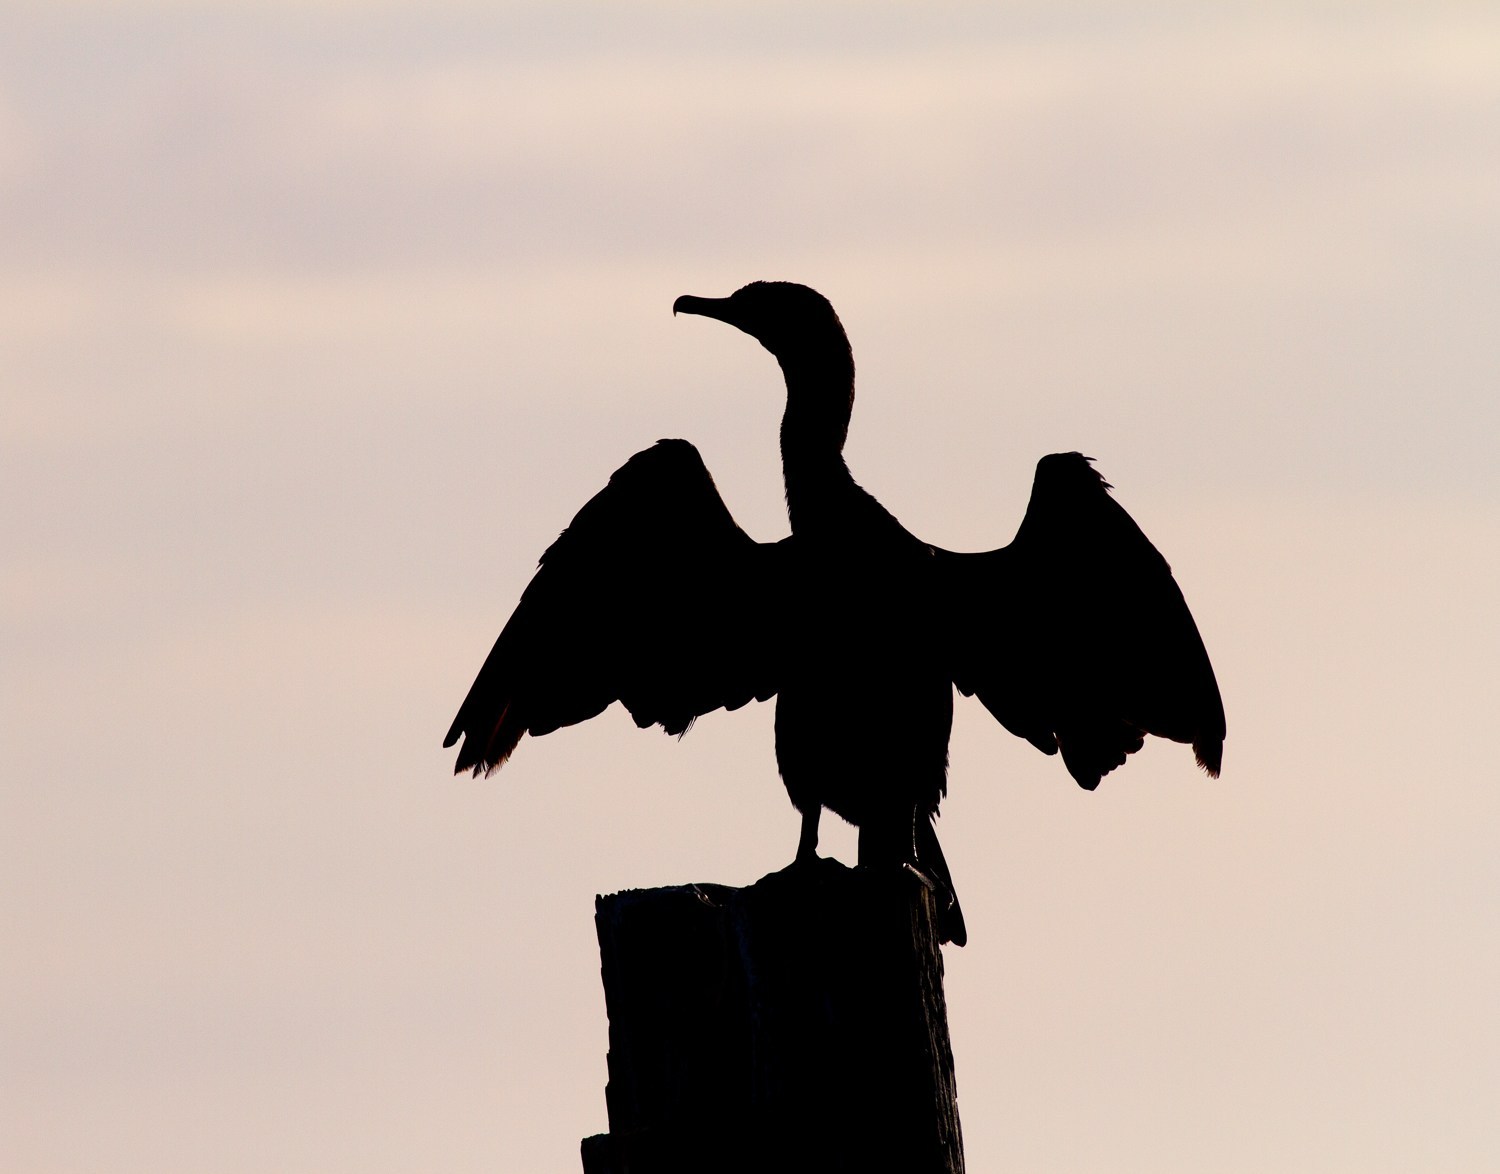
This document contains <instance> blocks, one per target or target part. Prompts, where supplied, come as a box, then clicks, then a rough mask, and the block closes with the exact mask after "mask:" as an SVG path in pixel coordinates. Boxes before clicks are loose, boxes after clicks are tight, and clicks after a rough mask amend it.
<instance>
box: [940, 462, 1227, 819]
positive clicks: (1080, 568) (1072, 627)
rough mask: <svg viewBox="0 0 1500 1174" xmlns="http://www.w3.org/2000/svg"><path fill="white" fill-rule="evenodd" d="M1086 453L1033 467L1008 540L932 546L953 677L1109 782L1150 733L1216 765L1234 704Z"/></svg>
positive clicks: (1008, 724)
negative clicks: (979, 546) (996, 545)
mask: <svg viewBox="0 0 1500 1174" xmlns="http://www.w3.org/2000/svg"><path fill="white" fill-rule="evenodd" d="M1109 489H1110V486H1109V484H1108V482H1106V481H1105V480H1104V478H1103V477H1101V476H1100V475H1099V474H1098V473H1097V472H1096V471H1095V470H1094V469H1093V467H1092V463H1091V462H1090V460H1089V458H1087V457H1084V456H1082V455H1080V454H1079V453H1056V454H1053V455H1052V456H1047V457H1043V458H1042V460H1041V461H1040V462H1039V463H1038V464H1037V470H1036V480H1035V482H1034V483H1033V485H1032V490H1031V501H1030V502H1029V503H1028V505H1027V507H1026V517H1025V518H1024V520H1023V521H1022V522H1021V527H1020V529H1019V530H1018V531H1017V532H1016V537H1015V539H1014V540H1013V541H1012V542H1011V544H1010V545H1009V546H1006V547H1002V548H1001V549H999V550H992V551H989V552H987V553H983V554H953V553H951V552H948V551H936V552H935V554H936V556H937V559H938V566H939V574H940V576H941V578H942V581H943V584H944V588H945V591H946V593H947V596H948V598H950V599H951V600H953V602H954V605H955V606H954V608H953V612H952V615H953V620H952V623H951V625H950V629H949V633H948V636H947V639H948V641H949V655H950V656H951V658H952V664H953V681H954V684H956V685H957V686H958V688H959V689H960V691H962V692H963V693H964V694H966V695H974V696H978V698H979V700H980V701H982V702H983V703H984V705H985V708H987V709H988V710H989V711H990V712H991V713H992V714H994V715H995V717H996V718H998V719H999V721H1000V722H1001V724H1002V725H1004V726H1005V728H1006V729H1008V730H1009V731H1010V732H1011V733H1013V734H1016V735H1018V736H1019V737H1022V738H1025V739H1026V740H1027V741H1029V742H1030V743H1031V744H1032V745H1033V746H1035V747H1036V748H1037V749H1038V750H1041V751H1043V752H1044V753H1046V754H1053V753H1057V752H1058V751H1061V753H1062V758H1063V762H1064V764H1065V765H1066V766H1067V768H1068V771H1069V773H1070V774H1072V776H1073V777H1074V779H1076V780H1077V781H1078V783H1079V784H1080V785H1081V786H1083V787H1086V788H1088V789H1090V790H1092V789H1093V788H1094V787H1096V786H1098V785H1099V780H1100V778H1102V777H1103V776H1104V775H1106V774H1108V773H1109V772H1110V771H1111V770H1113V769H1114V768H1115V767H1117V766H1120V765H1122V764H1123V763H1124V762H1125V758H1126V756H1127V755H1129V754H1132V753H1134V752H1135V751H1137V750H1139V749H1140V748H1141V745H1142V742H1143V740H1144V738H1145V735H1147V734H1155V735H1157V736H1159V737H1163V738H1170V739H1172V740H1173V741H1175V742H1186V743H1190V744H1191V745H1192V747H1193V750H1194V752H1195V753H1196V755H1197V759H1198V765H1199V766H1201V767H1202V768H1203V769H1204V770H1205V771H1207V772H1208V773H1209V774H1210V775H1213V776H1217V775H1218V773H1219V765H1220V760H1221V758H1222V755H1223V746H1224V706H1223V703H1222V701H1221V700H1220V698H1219V687H1218V684H1217V682H1216V681H1215V680H1214V671H1213V666H1212V665H1210V664H1209V660H1208V653H1207V652H1206V651H1205V650H1204V647H1203V640H1202V639H1201V637H1200V636H1199V635H1198V628H1197V625H1196V624H1195V623H1194V622H1193V617H1192V614H1191V613H1190V612H1189V611H1188V607H1187V603H1186V602H1185V601H1184V600H1183V598H1182V592H1181V590H1179V589H1178V586H1177V582H1176V580H1174V579H1173V578H1172V570H1171V568H1170V567H1169V566H1168V565H1167V562H1166V560H1165V559H1163V558H1162V556H1161V555H1160V554H1158V553H1157V551H1156V548H1155V547H1154V546H1152V545H1151V543H1150V541H1149V540H1148V539H1147V538H1146V536H1145V535H1144V534H1143V533H1141V530H1140V527H1138V526H1137V525H1136V524H1135V522H1134V521H1133V520H1132V519H1131V517H1130V515H1129V514H1127V513H1126V512H1125V510H1124V509H1123V508H1122V507H1121V506H1120V504H1119V503H1118V502H1117V501H1115V500H1114V498H1113V497H1111V496H1110V493H1109Z"/></svg>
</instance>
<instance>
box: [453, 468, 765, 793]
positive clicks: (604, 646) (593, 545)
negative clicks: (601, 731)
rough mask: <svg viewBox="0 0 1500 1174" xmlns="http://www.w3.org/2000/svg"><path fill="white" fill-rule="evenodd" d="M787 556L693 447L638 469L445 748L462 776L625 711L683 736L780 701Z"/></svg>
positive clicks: (550, 575)
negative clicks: (745, 525) (780, 614)
mask: <svg viewBox="0 0 1500 1174" xmlns="http://www.w3.org/2000/svg"><path fill="white" fill-rule="evenodd" d="M785 549H786V545H785V543H784V542H783V543H775V544H766V543H758V542H756V541H754V540H753V539H752V538H750V537H749V536H748V535H747V534H746V533H745V532H744V531H743V530H741V529H740V528H739V526H737V525H736V524H735V521H734V519H733V518H732V517H731V516H730V514H729V510H728V509H727V508H726V507H725V505H724V502H723V499H722V498H720V497H719V493H718V490H717V489H716V488H715V487H714V483H713V478H712V477H710V476H709V473H708V470H707V468H705V467H704V464H703V459H702V457H700V456H699V455H698V450H697V449H695V448H694V447H693V446H692V445H691V444H689V443H688V442H687V441H685V440H662V441H659V442H658V443H657V444H655V445H653V446H652V447H651V448H648V449H646V450H645V451H644V452H639V453H637V454H636V455H635V456H633V457H631V458H630V460H629V461H627V462H626V463H625V464H624V465H623V466H622V467H621V468H620V469H619V470H618V471H617V472H616V473H615V474H614V476H613V477H611V478H610V480H609V484H608V485H607V486H605V488H604V489H603V490H601V491H600V492H599V493H598V494H597V495H596V496H595V497H594V498H593V499H592V500H591V501H590V502H589V503H588V504H587V505H585V506H584V507H583V509H581V510H579V512H578V516H577V517H575V518H574V519H573V521H572V523H571V524H570V525H569V526H568V528H567V529H566V530H564V531H563V533H562V534H561V536H560V537H559V538H558V539H557V541H556V542H554V543H553V544H552V545H551V546H550V547H549V548H548V549H547V552H546V553H545V554H544V555H542V559H541V564H540V567H539V568H538V570H537V573H536V575H535V577H534V578H533V579H532V580H531V583H530V585H529V586H528V587H527V588H526V591H525V592H524V593H523V594H522V596H521V602H520V604H519V605H518V606H517V607H516V610H515V614H514V615H512V616H511V618H510V621H509V622H508V623H507V624H506V625H505V628H504V630H503V631H502V632H501V633H500V636H499V639H497V640H496V641H495V646H494V648H493V649H492V650H491V651H490V654H489V657H488V658H487V659H486V660H485V662H484V666H483V667H482V668H481V669H480V670H479V675H478V676H477V677H476V678H475V680H474V684H473V685H472V686H471V687H470V689H469V695H468V696H467V697H466V698H464V703H463V705H462V706H460V708H459V711H458V716H457V717H456V718H454V719H453V727H452V728H451V729H450V730H449V731H448V736H447V738H446V739H445V740H444V742H443V745H444V746H452V745H453V744H454V743H455V742H457V741H458V739H459V738H460V737H462V738H463V740H464V743H463V746H462V747H461V748H460V749H459V752H458V761H457V763H456V764H455V766H454V773H455V774H456V773H459V772H462V771H465V770H472V771H473V772H474V774H475V775H476V776H477V775H479V774H480V773H481V772H482V773H485V774H488V773H489V772H490V771H492V770H494V769H495V768H496V767H498V766H500V765H501V764H502V763H503V762H504V761H505V760H506V758H508V757H509V756H510V753H511V751H512V750H514V749H515V747H516V743H517V742H518V741H520V738H521V735H522V734H533V735H540V734H546V733H550V732H551V731H553V730H555V729H557V728H559V727H560V726H569V725H573V724H574V723H576V722H581V721H584V720H586V719H588V718H591V717H593V716H595V715H596V714H598V713H600V712H601V711H602V710H603V709H604V708H605V707H606V706H608V705H609V704H610V703H611V702H613V701H621V702H623V703H624V705H625V708H626V709H627V710H629V711H630V715H631V717H633V718H634V719H635V722H636V724H637V725H638V726H641V727H645V726H649V725H652V724H656V725H660V726H661V727H662V728H664V729H665V730H666V731H667V732H668V733H670V734H680V733H682V732H683V731H685V730H686V729H687V728H688V726H690V725H691V724H692V723H693V720H694V719H695V718H697V717H698V716H699V715H700V714H705V713H708V712H710V711H711V710H715V709H720V708H723V709H737V708H739V707H740V706H742V705H744V704H745V703H746V702H748V701H750V700H751V699H752V698H754V699H756V700H759V701H764V700H766V699H767V698H769V697H771V696H772V695H773V694H774V693H775V692H776V689H777V682H776V675H775V667H776V664H777V655H776V638H777V633H778V632H779V631H780V629H781V625H779V624H778V623H777V622H776V616H775V608H776V602H775V601H776V599H777V598H778V596H779V594H780V593H779V590H778V587H777V584H778V582H779V579H780V569H779V568H780V566H781V563H782V561H783V560H784V557H785Z"/></svg>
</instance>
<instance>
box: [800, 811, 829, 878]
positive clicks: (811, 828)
mask: <svg viewBox="0 0 1500 1174" xmlns="http://www.w3.org/2000/svg"><path fill="white" fill-rule="evenodd" d="M822 815H823V805H822V804H821V803H810V804H808V806H807V807H806V808H805V809H804V810H803V812H802V834H801V836H799V837H798V839H797V863H798V864H812V863H813V862H815V861H816V860H817V859H818V820H819V818H821V817H822Z"/></svg>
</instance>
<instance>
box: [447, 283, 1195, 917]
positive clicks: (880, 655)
mask: <svg viewBox="0 0 1500 1174" xmlns="http://www.w3.org/2000/svg"><path fill="white" fill-rule="evenodd" d="M672 310H673V313H674V314H677V313H685V314H697V315H702V316H704V317H708V318H715V319H718V320H719V321H721V322H726V323H728V324H729V325H731V326H735V327H737V328H739V329H740V330H742V331H744V332H745V333H746V334H749V335H750V336H751V337H753V338H755V339H756V340H758V341H759V342H760V343H761V345H762V346H764V347H765V348H766V349H767V350H769V351H770V352H771V354H772V355H774V356H775V358H776V360H777V362H778V363H779V364H780V366H781V370H782V373H783V375H784V377H785V381H786V411H785V414H784V416H783V417H782V422H781V460H782V470H783V475H784V478H785V483H786V504H787V513H788V516H789V518H790V521H791V531H792V532H791V536H790V537H788V538H785V539H782V540H781V541H780V542H774V543H760V542H756V541H754V540H753V539H751V538H750V537H749V536H748V535H747V534H746V533H745V532H744V531H743V530H742V529H740V527H739V526H738V525H736V524H735V521H734V519H733V518H732V517H731V516H730V513H729V510H728V509H727V508H726V507H725V505H724V502H723V500H722V499H721V498H720V496H719V494H718V491H717V489H716V488H715V487H714V483H713V479H712V478H711V477H710V476H709V473H708V470H707V468H706V467H705V466H704V464H703V460H702V458H701V457H700V456H699V454H698V451H697V449H695V448H694V447H693V446H692V445H691V444H689V443H688V442H687V441H685V440H662V441H659V442H658V443H657V444H655V445H653V446H652V447H651V448H648V449H646V450H644V451H642V452H639V453H637V454H636V455H635V456H633V457H631V458H630V459H629V460H628V461H627V462H626V463H625V464H624V466H622V467H621V468H620V469H619V470H618V471H617V472H616V473H615V474H614V475H613V476H612V477H611V478H610V480H609V483H608V485H606V486H605V488H604V489H603V490H602V491H601V492H600V493H598V494H597V495H596V496H595V497H594V498H593V499H592V500H590V501H589V502H588V504H586V505H585V506H584V507H583V508H582V509H581V510H580V511H579V512H578V515H577V516H576V517H575V518H574V519H573V521H572V523H571V524H570V525H569V526H568V528H567V529H566V530H564V531H563V533H562V534H561V535H560V536H559V537H558V539H557V541H556V542H554V543H553V544H552V545H551V546H550V547H549V548H548V549H547V551H546V553H545V554H543V555H542V558H541V562H540V565H539V567H538V570H537V573H536V575H535V577H534V578H533V579H532V581H531V583H530V585H529V586H528V587H527V588H526V590H525V592H524V593H523V594H522V596H521V600H520V603H519V604H518V605H517V607H516V610H515V612H514V614H513V615H512V616H511V618H510V620H509V622H508V623H507V624H506V625H505V627H504V629H503V630H502V631H501V633H500V636H499V638H498V639H497V640H496V641H495V645H494V647H493V649H492V650H491V651H490V654H489V656H488V658H487V659H486V660H485V662H484V665H483V667H482V668H481V669H480V670H479V674H478V676H477V677H476V678H475V680H474V683H473V686H472V687H471V688H470V689H469V693H468V696H467V697H465V699H464V702H463V705H462V706H461V707H460V708H459V711H458V716H457V717H455V718H454V721H453V726H452V728H451V729H450V730H449V731H448V736H447V738H446V739H445V741H444V743H443V745H444V746H452V745H453V744H454V743H455V742H457V741H458V739H459V738H460V737H462V738H463V745H462V747H461V748H460V750H459V753H458V760H457V763H456V765H455V768H454V770H455V773H462V772H464V771H473V773H474V774H475V775H476V776H477V775H479V774H481V773H484V774H488V773H489V772H491V771H493V770H495V769H496V768H497V767H499V766H501V765H502V764H503V763H504V762H505V761H506V759H507V758H509V756H510V754H511V753H512V751H514V750H515V748H516V745H517V743H518V742H519V741H520V739H521V736H522V735H523V734H531V735H533V736H539V735H542V734H547V733H550V732H551V731H553V730H556V729H558V728H559V727H562V726H568V725H573V724H574V723H576V722H581V721H584V720H586V719H587V718H590V717H593V716H595V715H596V714H598V713H600V712H601V711H602V710H603V709H605V707H607V706H608V705H610V704H611V703H612V702H615V701H619V702H621V703H622V704H623V705H624V706H625V708H626V709H627V710H628V711H629V713H630V715H631V717H632V718H633V719H634V720H635V722H636V724H637V725H638V726H641V727H643V728H644V727H646V726H650V725H659V726H661V727H662V728H663V729H664V730H666V731H667V732H668V733H670V734H682V733H683V732H685V731H686V730H687V729H688V727H689V726H690V725H692V723H693V721H694V720H695V719H696V718H698V717H701V716H702V715H703V714H706V713H709V712H711V711H713V710H716V709H730V710H732V709H737V708H739V707H740V706H743V705H745V704H746V703H748V702H749V701H751V700H752V699H753V700H757V701H766V700H768V699H770V698H771V697H772V696H773V695H774V696H775V697H776V761H777V766H778V768H779V769H780V773H781V777H782V781H783V782H784V783H785V785H786V789H787V794H788V795H789V797H790V798H791V801H792V805H793V806H794V807H795V808H796V809H797V810H798V811H799V812H800V813H801V817H802V823H801V833H800V837H799V840H798V845H797V854H796V860H797V861H798V862H801V863H807V862H810V861H813V860H815V859H816V858H817V857H816V851H817V844H818V822H819V817H820V816H821V814H822V811H823V809H824V808H825V807H826V808H828V809H829V810H831V811H834V812H835V813H837V814H838V815H840V816H842V817H843V818H844V819H846V820H848V821H849V822H850V823H853V824H855V825H856V826H857V827H858V828H859V862H860V864H861V865H870V866H876V867H880V866H890V865H902V866H907V867H910V868H912V869H913V870H914V871H916V872H917V873H918V875H920V876H923V877H925V878H926V879H928V880H929V881H930V882H931V883H932V884H933V886H934V888H935V890H936V892H937V893H938V895H939V920H938V928H939V932H940V935H941V936H942V938H943V939H944V940H949V941H953V942H954V943H955V944H958V945H962V944H964V942H965V941H966V939H967V930H966V928H965V925H964V919H963V913H962V911H961V909H960V907H959V905H958V901H957V897H956V896H955V894H954V889H953V882H952V878H951V876H950V874H949V870H948V866H947V863H946V861H945V860H944V858H943V853H942V848H941V846H940V845H939V844H938V839H937V834H936V829H935V827H934V820H935V819H936V817H937V813H938V805H939V802H940V801H941V799H942V798H943V796H944V794H945V793H946V791H947V766H948V739H949V733H950V730H951V726H952V718H953V688H954V687H955V686H956V687H957V688H958V690H959V692H961V693H963V694H964V695H965V696H976V697H978V698H979V700H980V702H982V703H983V705H984V706H985V708H986V709H988V710H989V711H990V713H992V714H993V715H994V716H995V717H996V718H997V719H998V720H999V721H1000V723H1001V724H1002V725H1004V727H1005V728H1006V729H1007V730H1009V731H1010V732H1011V733H1013V734H1015V735H1017V736H1019V737H1022V738H1025V739H1026V740H1027V741H1029V742H1030V743H1031V744H1032V745H1033V746H1035V747H1036V748H1037V749H1038V750H1040V751H1042V752H1043V753H1044V754H1060V755H1061V757H1062V761H1063V764H1064V765H1065V766H1066V768H1067V770H1068V772H1069V773H1070V774H1071V775H1072V776H1073V778H1074V779H1075V780H1076V781H1077V782H1078V783H1079V784H1080V785H1081V786H1083V787H1085V788H1088V789H1090V790H1092V789H1093V788H1094V787H1096V786H1098V784H1099V780H1100V779H1101V778H1102V777H1103V776H1104V775H1106V774H1108V773H1109V772H1110V771H1111V770H1113V769H1114V768H1115V767H1117V766H1120V765H1122V764H1123V763H1124V762H1125V759H1126V757H1127V756H1128V755H1129V754H1131V753H1133V752H1135V751H1136V750H1139V749H1140V748H1141V746H1142V744H1143V742H1144V739H1145V737H1146V735H1148V734H1151V735H1155V736H1158V737H1163V738H1168V739H1171V740H1173V741H1176V742H1183V743H1188V744H1190V745H1191V746H1192V747H1193V750H1194V752H1195V755H1196V758H1197V762H1198V765H1199V766H1201V767H1202V768H1203V769H1204V770H1205V771H1206V772H1207V773H1208V774H1210V775H1212V776H1217V775H1218V773H1219V767H1220V760H1221V756H1222V750H1223V741H1224V733H1225V722H1224V709H1223V705H1222V702H1221V701H1220V697H1219V689H1218V685H1217V683H1216V682H1215V679H1214V672H1213V668H1212V666H1211V665H1210V663H1209V659H1208V654H1207V652H1206V651H1205V650H1204V647H1203V641H1202V639H1201V638H1200V637H1199V634H1198V629H1197V626H1196V625H1195V624H1194V622H1193V617H1192V615H1191V614H1190V612H1189V611H1188V608H1187V604H1186V603H1185V601H1184V600H1183V597H1182V593H1181V591H1180V590H1179V589H1178V587H1177V583H1176V581H1175V580H1174V579H1173V577H1172V572H1171V569H1170V568H1169V567H1168V565H1167V563H1166V561H1165V560H1164V559H1163V558H1162V556H1161V555H1160V554H1159V553H1157V551H1156V549H1155V547H1153V546H1152V545H1151V543H1150V542H1149V541H1148V540H1147V538H1146V536H1145V535H1144V534H1143V533H1142V532H1141V530H1140V528H1139V527H1138V526H1137V525H1136V524H1135V522H1134V521H1133V520H1132V519H1131V518H1130V516H1129V515H1128V514H1127V513H1126V512H1125V510H1124V509H1123V508H1122V507H1121V506H1120V505H1119V504H1118V503H1117V502H1116V501H1115V500H1114V498H1113V497H1112V496H1111V495H1110V492H1109V491H1110V488H1111V486H1110V485H1109V484H1108V483H1107V482H1106V481H1105V480H1104V479H1103V477H1101V476H1100V475H1099V473H1097V472H1096V471H1095V470H1094V468H1093V465H1092V461H1091V460H1090V458H1087V457H1084V456H1082V455H1080V454H1079V453H1076V452H1073V453H1056V454H1053V455H1051V456H1046V457H1043V458H1042V459H1041V461H1040V462H1038V464H1037V468H1036V475H1035V480H1034V482H1033V484H1032V490H1031V498H1030V501H1029V503H1028V505H1027V507H1026V514H1025V517H1024V518H1023V519H1022V521H1021V525H1020V528H1019V530H1018V531H1017V532H1016V535H1015V538H1014V539H1013V540H1012V541H1011V542H1010V543H1009V545H1007V546H1003V547H1001V548H999V549H998V550H992V551H988V552H984V553H976V554H959V553H954V552H951V551H947V550H942V549H939V548H938V547H935V546H932V545H930V544H928V543H926V542H923V541H922V540H921V539H920V538H917V537H916V536H915V535H913V534H912V533H911V532H910V531H908V530H907V529H906V528H905V527H903V526H902V525H901V523H900V522H898V521H897V520H896V519H895V518H894V517H893V516H892V515H891V513H890V512H889V511H888V510H887V509H886V508H885V507H884V506H882V505H881V504H880V503H879V502H878V501H876V500H875V499H874V498H873V497H872V496H871V495H870V494H869V493H867V492H866V491H865V490H863V489H861V488H860V487H859V485H857V484H856V483H855V481H854V478H853V477H852V476H851V475H850V473H849V469H848V466H847V465H846V464H845V462H844V458H843V447H844V440H845V436H846V434H847V432H848V428H849V419H850V414H851V412H852V409H853V404H854V359H853V355H852V352H851V350H850V347H849V341H848V338H847V336H846V334H845V332H844V328H843V326H842V324H841V323H840V322H839V319H838V316H837V315H836V314H835V313H834V310H833V307H832V306H831V305H830V304H829V302H828V300H827V299H826V298H824V297H823V296H822V295H821V294H819V293H817V292H816V291H814V290H812V289H809V288H808V287H806V286H804V285H796V284H793V283H790V282H763V281H757V282H753V283H752V284H750V285H747V286H745V287H744V288H742V289H740V290H737V291H736V292H735V293H733V294H732V295H730V296H729V297H727V298H698V297H690V296H689V297H681V298H678V299H677V301H676V303H675V304H674V305H673V307H672Z"/></svg>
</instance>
